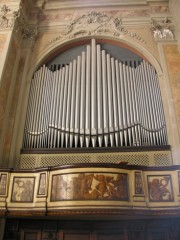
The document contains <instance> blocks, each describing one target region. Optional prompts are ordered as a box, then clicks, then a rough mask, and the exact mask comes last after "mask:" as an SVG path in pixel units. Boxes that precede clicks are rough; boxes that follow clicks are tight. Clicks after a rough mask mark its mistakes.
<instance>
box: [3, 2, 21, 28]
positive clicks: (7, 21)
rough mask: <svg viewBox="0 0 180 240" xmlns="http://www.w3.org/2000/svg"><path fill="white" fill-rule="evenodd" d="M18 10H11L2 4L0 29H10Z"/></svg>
mask: <svg viewBox="0 0 180 240" xmlns="http://www.w3.org/2000/svg"><path fill="white" fill-rule="evenodd" d="M18 15H19V10H16V11H12V10H11V9H10V8H9V7H8V6H7V5H5V4H4V5H3V6H2V7H1V10H0V29H12V28H13V27H14V23H15V20H16V18H17V17H18Z"/></svg>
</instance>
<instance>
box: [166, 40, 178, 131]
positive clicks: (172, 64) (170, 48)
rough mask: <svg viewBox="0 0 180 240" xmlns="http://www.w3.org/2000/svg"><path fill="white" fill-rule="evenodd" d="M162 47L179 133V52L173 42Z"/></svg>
mask: <svg viewBox="0 0 180 240" xmlns="http://www.w3.org/2000/svg"><path fill="white" fill-rule="evenodd" d="M163 49H164V55H165V60H166V64H167V70H168V74H169V80H170V85H171V91H172V95H173V103H174V106H175V113H176V118H177V119H176V120H177V124H178V130H179V133H180V53H179V51H178V46H177V45H174V44H168V45H165V46H164V47H163Z"/></svg>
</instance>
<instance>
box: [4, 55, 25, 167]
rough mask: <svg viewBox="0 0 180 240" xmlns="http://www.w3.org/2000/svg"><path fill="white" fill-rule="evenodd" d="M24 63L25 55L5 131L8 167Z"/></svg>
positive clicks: (20, 66)
mask: <svg viewBox="0 0 180 240" xmlns="http://www.w3.org/2000/svg"><path fill="white" fill-rule="evenodd" d="M24 63H25V60H24V57H21V58H20V60H19V63H18V70H17V74H16V77H15V79H14V81H15V83H14V89H13V91H12V101H11V106H10V112H9V116H8V121H7V123H6V124H7V125H8V128H7V131H6V133H5V140H4V146H3V166H6V167H7V165H8V161H9V154H10V151H11V143H12V137H13V130H14V123H15V117H16V110H17V104H18V98H19V91H20V86H21V81H22V74H23V68H24ZM17 137H18V136H17Z"/></svg>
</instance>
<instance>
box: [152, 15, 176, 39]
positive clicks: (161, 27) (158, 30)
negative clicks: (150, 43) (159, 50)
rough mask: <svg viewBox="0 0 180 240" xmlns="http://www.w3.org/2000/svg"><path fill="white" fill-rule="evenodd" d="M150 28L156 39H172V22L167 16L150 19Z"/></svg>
mask: <svg viewBox="0 0 180 240" xmlns="http://www.w3.org/2000/svg"><path fill="white" fill-rule="evenodd" d="M150 29H151V31H152V33H153V36H154V39H155V40H156V41H159V40H161V41H162V40H163V41H166V40H168V41H169V40H174V31H173V23H172V21H171V20H170V19H168V18H165V19H152V20H151V28H150Z"/></svg>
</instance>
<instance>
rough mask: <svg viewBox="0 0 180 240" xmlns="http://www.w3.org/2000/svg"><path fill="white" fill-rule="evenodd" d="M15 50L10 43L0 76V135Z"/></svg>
mask: <svg viewBox="0 0 180 240" xmlns="http://www.w3.org/2000/svg"><path fill="white" fill-rule="evenodd" d="M16 54H17V50H16V47H15V45H14V44H13V43H12V44H11V45H10V46H9V54H8V56H7V60H6V65H5V69H4V74H3V76H2V81H1V86H0V136H1V133H2V129H3V124H4V117H5V111H6V107H7V100H8V93H9V88H10V84H11V77H12V73H13V66H14V64H15V58H16Z"/></svg>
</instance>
